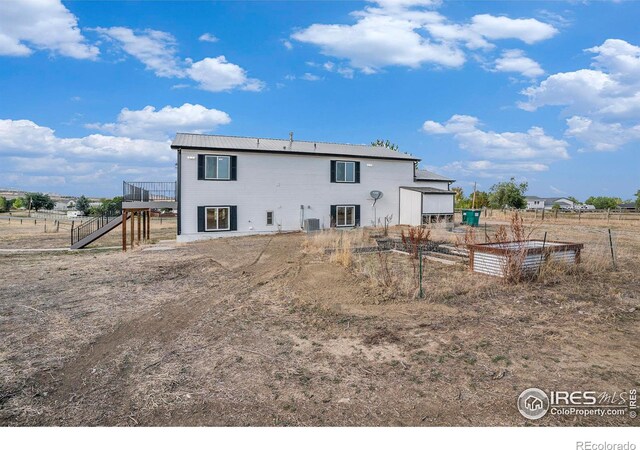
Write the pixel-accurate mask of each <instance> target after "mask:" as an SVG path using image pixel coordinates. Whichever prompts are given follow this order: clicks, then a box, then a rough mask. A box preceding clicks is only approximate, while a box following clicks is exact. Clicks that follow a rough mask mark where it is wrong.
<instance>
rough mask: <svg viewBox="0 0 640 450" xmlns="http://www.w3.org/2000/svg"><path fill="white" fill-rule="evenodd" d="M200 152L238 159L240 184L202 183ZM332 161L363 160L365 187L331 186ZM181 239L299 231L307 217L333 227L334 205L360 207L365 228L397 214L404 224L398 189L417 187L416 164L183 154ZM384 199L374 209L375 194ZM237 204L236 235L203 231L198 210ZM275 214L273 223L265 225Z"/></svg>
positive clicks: (245, 154) (248, 154)
mask: <svg viewBox="0 0 640 450" xmlns="http://www.w3.org/2000/svg"><path fill="white" fill-rule="evenodd" d="M198 154H218V155H231V156H233V155H235V156H237V180H236V181H209V180H198V158H197V155H198ZM331 160H345V161H360V183H331V166H330V161H331ZM180 165H181V194H180V215H181V237H179V239H180V240H189V239H191V238H194V237H195V238H199V237H218V236H225V235H226V236H228V235H230V234H248V233H268V232H275V231H278V229H281V230H282V231H290V230H299V229H300V220H301V213H300V211H301V210H300V205H304V217H305V218H317V219H320V226H321V227H324V228H328V227H329V226H330V224H331V219H330V214H331V209H330V207H331V205H360V225H362V226H370V225H372V224H373V222H374V217H375V218H376V219H382V218H383V217H384V216H385V215H388V214H393V221H392V223H398V220H399V186H402V185H412V184H413V161H406V160H404V161H403V160H383V159H368V158H352V157H329V156H316V155H286V154H276V153H263V154H261V153H251V152H233V151H196V150H184V149H183V150H182V152H181V160H180ZM372 190H379V191H382V192H383V194H384V196H383V197H382V198H381V199H380V200H378V201H377V202H376V206H375V209H374V208H372V203H373V200H372V199H371V198H370V195H369V193H370V191H372ZM216 205H235V206H237V226H238V229H237V231H236V232H213V233H198V214H197V208H198V206H216ZM267 211H273V214H274V225H273V226H267V225H266V215H267Z"/></svg>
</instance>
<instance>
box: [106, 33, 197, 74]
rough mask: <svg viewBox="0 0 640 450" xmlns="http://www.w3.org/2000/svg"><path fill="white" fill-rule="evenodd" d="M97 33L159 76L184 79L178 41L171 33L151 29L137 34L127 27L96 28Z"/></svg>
mask: <svg viewBox="0 0 640 450" xmlns="http://www.w3.org/2000/svg"><path fill="white" fill-rule="evenodd" d="M95 31H97V32H98V33H100V35H102V36H104V37H106V38H107V39H109V40H111V41H114V42H115V43H117V44H118V45H119V46H121V48H122V50H123V51H124V52H126V53H128V54H129V55H131V56H133V57H134V58H136V59H138V60H139V61H140V62H142V63H143V64H144V65H145V66H146V68H147V69H149V70H152V71H153V72H154V73H155V74H156V75H157V76H159V77H168V78H182V77H184V71H183V70H182V68H181V61H180V60H179V59H178V58H177V57H176V52H177V47H176V40H175V38H174V37H173V35H171V34H170V33H165V32H164V31H158V30H149V29H147V30H144V31H141V32H138V33H135V32H134V31H133V30H132V29H130V28H125V27H111V28H96V29H95Z"/></svg>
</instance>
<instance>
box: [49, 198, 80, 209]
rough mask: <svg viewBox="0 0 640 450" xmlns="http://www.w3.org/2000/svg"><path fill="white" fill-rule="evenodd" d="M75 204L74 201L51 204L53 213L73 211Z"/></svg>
mask: <svg viewBox="0 0 640 450" xmlns="http://www.w3.org/2000/svg"><path fill="white" fill-rule="evenodd" d="M75 207H76V202H75V201H74V200H62V201H58V202H55V203H54V204H53V210H54V211H69V210H71V209H75Z"/></svg>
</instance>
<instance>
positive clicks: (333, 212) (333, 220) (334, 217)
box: [329, 161, 338, 227]
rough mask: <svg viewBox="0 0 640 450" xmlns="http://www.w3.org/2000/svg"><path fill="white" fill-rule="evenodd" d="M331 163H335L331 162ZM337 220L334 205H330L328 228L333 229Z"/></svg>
mask: <svg viewBox="0 0 640 450" xmlns="http://www.w3.org/2000/svg"><path fill="white" fill-rule="evenodd" d="M331 162H332V163H333V162H335V161H331ZM337 220H338V213H337V208H336V205H331V218H330V221H331V224H330V225H329V226H331V227H335V226H336V221H337Z"/></svg>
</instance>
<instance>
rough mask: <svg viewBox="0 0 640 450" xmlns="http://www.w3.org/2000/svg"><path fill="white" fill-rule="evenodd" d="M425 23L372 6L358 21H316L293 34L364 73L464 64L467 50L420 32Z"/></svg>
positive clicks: (299, 39) (296, 37)
mask: <svg viewBox="0 0 640 450" xmlns="http://www.w3.org/2000/svg"><path fill="white" fill-rule="evenodd" d="M433 14H436V13H433ZM434 19H435V18H434ZM422 26H424V22H423V21H422V22H421V21H411V20H408V19H406V18H403V17H395V16H394V15H390V14H388V13H387V12H386V11H384V12H380V13H379V12H374V11H373V10H371V9H369V10H367V11H366V12H365V13H363V14H362V15H361V17H360V18H359V19H358V21H357V23H356V24H355V25H322V24H314V25H311V26H310V27H308V28H306V29H304V30H300V31H298V32H296V33H294V34H293V35H292V36H291V37H292V39H294V40H297V41H299V42H304V43H310V44H315V45H318V46H320V48H321V52H322V53H323V54H325V55H328V56H333V57H337V58H344V59H348V60H349V61H350V64H351V65H352V66H353V67H354V68H357V69H360V70H362V71H363V72H364V73H373V72H376V71H377V70H379V69H380V68H382V67H385V66H394V65H395V66H407V67H413V68H416V67H419V66H420V65H422V64H424V63H434V64H437V65H441V66H447V67H459V66H461V65H462V64H464V61H465V58H464V54H463V53H462V52H461V51H460V50H459V49H457V48H455V46H452V45H450V44H448V43H436V42H433V41H431V40H430V39H427V38H425V37H423V36H422V35H421V34H420V33H418V32H417V31H416V30H417V29H419V28H421V27H422Z"/></svg>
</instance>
